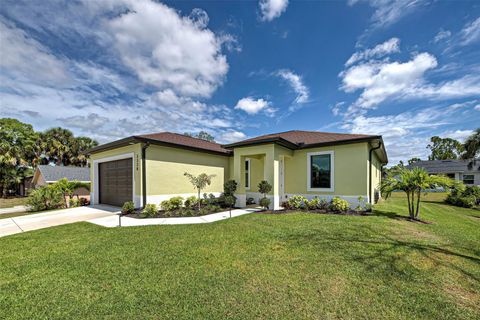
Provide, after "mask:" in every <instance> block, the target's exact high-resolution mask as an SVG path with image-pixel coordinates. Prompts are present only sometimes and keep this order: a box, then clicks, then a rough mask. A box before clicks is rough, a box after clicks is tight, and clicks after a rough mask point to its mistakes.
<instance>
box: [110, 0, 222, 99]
mask: <svg viewBox="0 0 480 320" xmlns="http://www.w3.org/2000/svg"><path fill="white" fill-rule="evenodd" d="M127 7H128V9H129V10H130V11H128V12H126V13H124V14H122V15H119V16H116V17H114V18H113V19H110V20H108V21H107V22H106V24H107V26H108V28H107V32H108V33H110V35H111V36H112V38H113V45H114V47H115V48H116V49H117V51H118V54H119V56H120V59H121V60H122V62H123V63H124V64H125V65H126V66H128V67H129V68H131V70H133V71H134V72H135V74H136V75H137V76H138V77H139V79H140V80H142V81H143V82H144V83H146V84H149V85H152V86H154V87H156V88H158V89H160V90H165V89H171V90H174V91H175V92H177V93H179V94H182V95H186V96H200V97H209V96H210V95H211V94H212V93H213V92H214V91H215V90H216V88H217V87H218V86H219V85H220V84H221V83H222V81H223V78H224V76H225V75H226V73H227V71H228V64H227V60H226V57H225V56H224V55H223V54H221V41H220V40H219V39H218V38H217V37H216V36H215V34H214V33H213V32H212V31H210V30H209V29H206V23H207V22H208V16H207V15H206V13H205V12H204V11H203V10H201V11H199V10H198V9H195V10H194V16H195V18H194V19H193V18H192V17H182V16H180V15H179V14H178V12H177V11H175V10H173V9H171V8H169V7H167V6H166V5H164V4H161V3H156V2H153V1H150V0H140V1H133V2H129V3H128V5H127Z"/></svg>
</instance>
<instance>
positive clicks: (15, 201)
mask: <svg viewBox="0 0 480 320" xmlns="http://www.w3.org/2000/svg"><path fill="white" fill-rule="evenodd" d="M26 203H27V197H14V198H7V199H3V198H0V208H12V207H15V206H24V205H25V204H26Z"/></svg>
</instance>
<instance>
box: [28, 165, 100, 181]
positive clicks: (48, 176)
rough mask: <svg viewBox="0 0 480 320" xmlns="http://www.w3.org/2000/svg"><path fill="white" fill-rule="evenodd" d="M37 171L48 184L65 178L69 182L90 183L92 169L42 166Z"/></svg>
mask: <svg viewBox="0 0 480 320" xmlns="http://www.w3.org/2000/svg"><path fill="white" fill-rule="evenodd" d="M37 170H38V171H39V172H40V173H41V174H42V176H43V179H45V181H46V182H52V181H58V180H60V179H63V178H67V180H70V181H71V180H77V181H83V182H88V181H90V169H89V168H87V167H64V166H50V165H40V166H38V167H37Z"/></svg>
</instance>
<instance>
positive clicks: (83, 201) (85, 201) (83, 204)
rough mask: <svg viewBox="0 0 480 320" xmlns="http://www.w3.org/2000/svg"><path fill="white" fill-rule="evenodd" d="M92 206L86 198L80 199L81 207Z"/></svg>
mask: <svg viewBox="0 0 480 320" xmlns="http://www.w3.org/2000/svg"><path fill="white" fill-rule="evenodd" d="M89 204H90V201H89V200H88V199H85V198H80V205H81V206H82V207H83V206H88V205H89Z"/></svg>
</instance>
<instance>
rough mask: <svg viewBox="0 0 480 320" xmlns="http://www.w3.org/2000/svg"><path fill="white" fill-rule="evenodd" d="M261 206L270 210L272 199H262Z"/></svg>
mask: <svg viewBox="0 0 480 320" xmlns="http://www.w3.org/2000/svg"><path fill="white" fill-rule="evenodd" d="M260 206H262V207H263V208H265V209H266V210H268V208H269V207H270V199H268V198H267V197H264V198H262V199H260Z"/></svg>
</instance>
